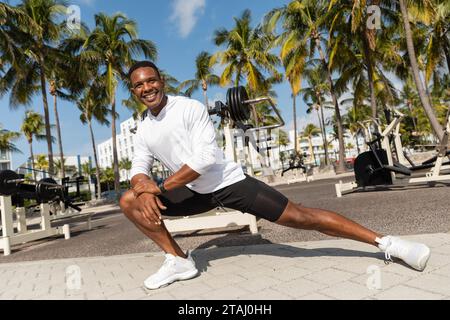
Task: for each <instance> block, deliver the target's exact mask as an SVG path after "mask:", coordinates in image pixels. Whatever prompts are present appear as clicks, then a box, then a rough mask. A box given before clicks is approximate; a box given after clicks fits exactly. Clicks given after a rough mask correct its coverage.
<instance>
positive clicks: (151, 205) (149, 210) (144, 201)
mask: <svg viewBox="0 0 450 320" xmlns="http://www.w3.org/2000/svg"><path fill="white" fill-rule="evenodd" d="M137 201H138V208H139V210H140V211H141V212H142V214H143V216H144V218H145V219H147V221H149V222H150V223H152V224H161V211H160V209H161V210H166V209H167V208H166V207H165V206H164V205H163V204H162V202H161V200H160V199H159V198H158V197H157V196H155V195H154V194H151V193H143V194H141V195H140V196H138V198H137Z"/></svg>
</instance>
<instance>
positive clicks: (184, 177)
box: [120, 61, 430, 289]
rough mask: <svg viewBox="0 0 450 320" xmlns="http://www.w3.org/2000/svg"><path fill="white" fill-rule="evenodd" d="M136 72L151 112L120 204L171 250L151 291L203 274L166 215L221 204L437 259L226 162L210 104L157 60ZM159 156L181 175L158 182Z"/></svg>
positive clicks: (413, 257)
mask: <svg viewBox="0 0 450 320" xmlns="http://www.w3.org/2000/svg"><path fill="white" fill-rule="evenodd" d="M128 75H129V78H130V81H131V91H132V93H133V94H134V95H135V96H136V97H137V98H138V99H139V100H140V101H141V102H142V103H143V104H145V105H146V106H147V108H148V109H147V111H146V112H145V113H144V115H143V121H142V122H141V124H140V125H139V127H138V130H137V132H136V136H135V139H134V141H135V146H134V149H135V156H134V158H133V165H132V169H131V176H132V179H131V184H132V186H133V187H132V189H131V190H129V191H127V192H126V193H124V195H123V196H122V198H121V200H120V206H121V208H122V210H123V212H124V214H125V215H126V216H127V217H128V218H129V219H130V220H131V221H132V222H133V223H134V224H135V225H136V227H137V228H138V229H139V230H140V231H141V232H143V233H144V234H145V235H146V236H148V237H149V238H150V239H152V240H153V241H154V242H155V243H156V244H157V245H158V246H159V247H160V248H161V249H162V250H163V251H164V252H165V253H166V255H165V262H164V264H163V266H162V267H161V268H160V269H159V270H158V271H157V272H156V273H155V274H153V275H151V276H150V277H149V278H148V279H146V280H145V281H144V285H145V287H146V288H148V289H157V288H160V287H162V286H165V285H167V284H170V283H172V282H174V281H177V280H186V279H190V278H193V277H195V276H197V275H198V270H197V268H196V266H195V262H194V260H193V259H192V257H191V255H190V252H187V253H185V252H184V251H183V250H181V248H180V247H179V246H178V244H177V243H176V242H175V240H174V239H173V237H172V236H171V235H170V233H169V232H168V231H167V229H166V227H165V226H164V221H163V220H162V216H163V215H164V216H190V215H195V214H200V213H202V212H207V211H210V210H212V209H214V208H216V207H218V206H223V207H228V208H232V209H235V210H239V211H242V212H247V213H250V214H253V215H255V216H257V217H259V218H263V219H266V220H269V221H271V222H274V223H277V224H279V225H282V226H287V227H292V228H297V229H308V230H317V231H319V232H322V233H325V234H327V235H330V236H336V237H342V238H348V239H353V240H357V241H361V242H365V243H368V244H371V245H374V246H377V247H378V248H379V249H381V251H383V252H385V256H386V259H390V258H391V257H397V258H400V259H402V260H403V261H405V262H406V263H407V264H409V265H410V266H411V267H413V268H415V269H417V270H423V269H424V268H425V266H426V264H427V261H428V259H429V257H430V249H429V248H428V247H427V246H426V245H424V244H421V243H415V242H411V241H407V240H403V239H400V238H397V237H393V236H383V235H381V234H379V233H376V232H374V231H371V230H369V229H367V228H365V227H363V226H361V225H359V224H358V223H356V222H353V221H351V220H349V219H347V218H345V217H343V216H341V215H339V214H337V213H335V212H331V211H327V210H322V209H314V208H306V207H304V206H302V205H299V204H295V203H293V202H291V201H290V200H288V198H286V197H285V196H284V195H283V194H281V193H280V192H278V191H277V190H275V189H273V188H272V187H270V186H268V185H266V184H264V183H263V182H261V181H259V180H257V179H254V178H252V177H250V176H247V175H245V174H244V173H243V171H242V169H241V167H240V166H239V165H238V164H236V163H235V162H232V161H226V160H222V159H223V154H222V151H221V150H220V149H219V148H218V146H217V143H216V139H215V131H214V127H213V124H212V122H211V120H210V117H209V114H208V111H207V108H206V107H205V106H204V105H203V104H201V103H200V102H198V101H197V100H193V99H189V98H186V97H181V96H170V95H166V94H165V91H164V85H165V83H164V79H163V78H162V77H161V75H160V73H159V70H158V68H157V67H156V66H155V65H154V64H153V63H152V62H148V61H142V62H138V63H136V64H135V65H133V66H132V67H131V68H130V70H129V73H128ZM218 155H219V157H218ZM153 157H155V158H157V159H158V160H159V161H161V162H162V163H163V164H164V165H165V166H166V167H167V168H169V169H170V170H171V171H172V172H174V173H173V175H171V176H170V177H168V178H167V179H166V180H165V181H163V182H160V183H155V181H153V180H152V179H150V176H149V172H150V169H151V167H152V163H153ZM217 159H220V161H217Z"/></svg>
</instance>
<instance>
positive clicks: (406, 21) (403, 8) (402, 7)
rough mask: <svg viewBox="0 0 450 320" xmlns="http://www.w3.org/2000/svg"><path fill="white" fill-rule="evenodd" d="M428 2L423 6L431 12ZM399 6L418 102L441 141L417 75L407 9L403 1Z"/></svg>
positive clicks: (441, 135) (442, 133)
mask: <svg viewBox="0 0 450 320" xmlns="http://www.w3.org/2000/svg"><path fill="white" fill-rule="evenodd" d="M429 4H430V3H429V2H425V3H424V5H425V6H426V8H425V10H431V8H430V6H429ZM399 5H400V11H401V15H402V21H403V27H404V29H405V30H404V31H405V38H406V48H407V52H408V56H409V63H410V65H411V72H412V74H413V77H414V82H415V84H416V88H417V93H418V94H419V98H420V102H421V104H422V107H423V108H424V111H425V113H426V115H427V117H428V119H429V120H430V124H431V127H432V128H433V131H434V133H435V134H436V136H437V138H438V139H439V141H442V139H443V136H444V131H443V129H442V127H441V125H440V124H439V121H438V120H437V118H436V114H435V113H434V110H433V107H432V105H431V102H430V100H429V98H428V96H427V94H426V92H425V88H424V86H423V83H422V80H421V79H420V74H419V66H418V63H417V58H416V52H415V49H414V43H413V38H412V32H411V26H410V24H409V15H408V8H407V6H406V2H405V0H399Z"/></svg>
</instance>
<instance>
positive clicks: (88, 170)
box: [81, 162, 95, 195]
mask: <svg viewBox="0 0 450 320" xmlns="http://www.w3.org/2000/svg"><path fill="white" fill-rule="evenodd" d="M81 172H82V174H83V175H85V176H87V179H88V189H89V195H91V177H92V175H93V174H94V172H95V170H94V168H92V167H91V164H90V163H89V162H85V163H83V164H82V165H81Z"/></svg>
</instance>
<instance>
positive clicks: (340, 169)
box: [315, 37, 347, 173]
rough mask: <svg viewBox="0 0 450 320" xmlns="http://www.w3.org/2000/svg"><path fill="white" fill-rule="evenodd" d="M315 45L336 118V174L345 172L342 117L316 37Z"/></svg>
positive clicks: (329, 73)
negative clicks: (337, 152)
mask: <svg viewBox="0 0 450 320" xmlns="http://www.w3.org/2000/svg"><path fill="white" fill-rule="evenodd" d="M315 40H316V45H317V48H318V49H319V54H320V59H321V60H322V64H323V67H324V68H325V71H326V72H327V79H328V83H329V85H330V94H331V99H332V100H333V105H334V112H335V116H336V124H337V129H338V141H339V165H338V166H337V168H336V173H343V172H345V171H347V170H346V168H345V145H344V128H343V126H342V117H341V111H340V110H339V104H338V101H337V97H336V93H335V92H334V85H333V79H332V78H331V72H330V69H329V68H328V63H327V61H326V60H325V55H324V53H323V51H322V46H321V45H320V40H319V38H318V37H316V39H315Z"/></svg>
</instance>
